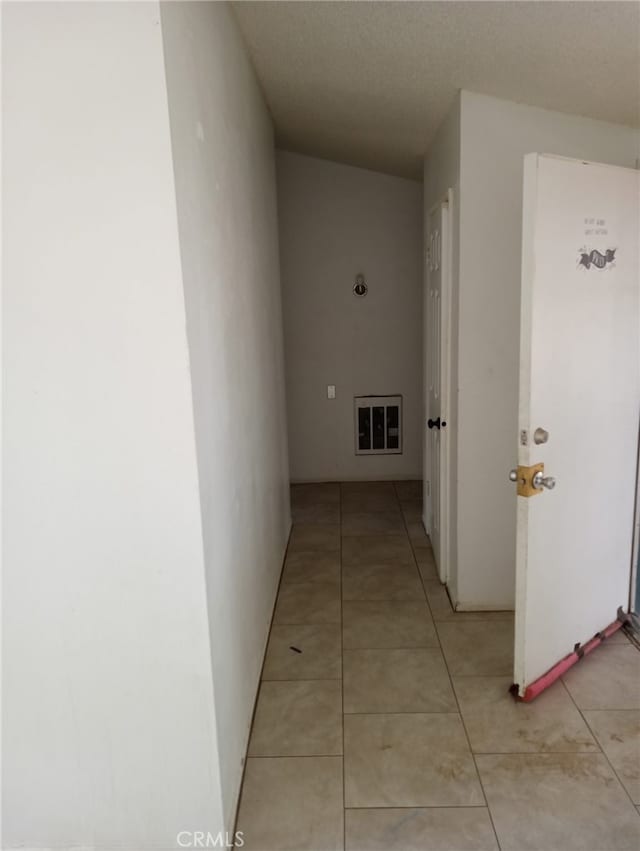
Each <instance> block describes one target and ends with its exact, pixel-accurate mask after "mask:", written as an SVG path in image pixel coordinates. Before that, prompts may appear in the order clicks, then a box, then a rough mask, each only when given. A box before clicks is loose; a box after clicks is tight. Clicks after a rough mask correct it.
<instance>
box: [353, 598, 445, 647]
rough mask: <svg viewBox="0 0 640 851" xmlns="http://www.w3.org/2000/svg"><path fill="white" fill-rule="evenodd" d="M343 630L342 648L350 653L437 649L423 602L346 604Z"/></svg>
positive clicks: (436, 640)
mask: <svg viewBox="0 0 640 851" xmlns="http://www.w3.org/2000/svg"><path fill="white" fill-rule="evenodd" d="M342 628H343V633H342V640H343V647H344V648H345V649H349V650H352V649H361V648H364V649H372V650H375V649H385V648H404V649H406V648H411V647H438V646H439V645H438V637H437V635H436V631H435V627H434V625H433V621H432V620H431V615H430V614H429V609H428V608H427V604H426V603H424V602H418V601H416V602H409V601H402V602H400V601H395V600H394V601H390V600H385V601H381V602H360V601H346V600H345V601H344V603H343V604H342Z"/></svg>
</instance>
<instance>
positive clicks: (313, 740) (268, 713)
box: [249, 680, 342, 756]
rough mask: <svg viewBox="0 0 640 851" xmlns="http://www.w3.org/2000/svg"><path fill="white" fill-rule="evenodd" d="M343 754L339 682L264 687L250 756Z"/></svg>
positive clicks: (261, 690)
mask: <svg viewBox="0 0 640 851" xmlns="http://www.w3.org/2000/svg"><path fill="white" fill-rule="evenodd" d="M341 753H342V690H341V686H340V683H339V682H338V681H337V680H311V681H309V680H299V681H296V682H265V681H263V683H262V685H261V686H260V694H259V695H258V703H257V705H256V714H255V718H254V721H253V730H252V733H251V739H250V741H249V756H333V755H335V754H341Z"/></svg>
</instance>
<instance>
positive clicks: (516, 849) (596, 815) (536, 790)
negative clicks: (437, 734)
mask: <svg viewBox="0 0 640 851" xmlns="http://www.w3.org/2000/svg"><path fill="white" fill-rule="evenodd" d="M476 762H477V765H478V770H479V771H480V777H481V780H482V785H483V787H484V791H485V794H486V796H487V801H488V804H489V809H490V811H491V815H492V818H493V823H494V825H495V828H496V833H497V834H498V841H499V843H500V847H501V849H502V851H565V849H566V851H636V849H637V848H638V847H639V845H640V820H639V819H638V814H637V812H636V811H635V809H634V807H633V804H632V803H631V801H630V800H629V798H628V797H627V794H626V793H625V791H624V789H623V788H622V786H621V785H620V783H619V782H618V780H617V778H616V777H615V775H614V773H613V771H612V769H611V767H610V766H609V764H608V763H607V761H606V759H605V757H604V756H603V755H602V754H508V755H501V756H487V755H484V756H478V757H476Z"/></svg>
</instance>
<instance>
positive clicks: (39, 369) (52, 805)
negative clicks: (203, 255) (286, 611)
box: [2, 3, 222, 849]
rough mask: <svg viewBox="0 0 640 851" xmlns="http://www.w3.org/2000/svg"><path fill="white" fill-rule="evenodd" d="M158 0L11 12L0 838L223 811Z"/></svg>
mask: <svg viewBox="0 0 640 851" xmlns="http://www.w3.org/2000/svg"><path fill="white" fill-rule="evenodd" d="M159 23H160V21H159V9H158V5H157V4H156V3H139V4H136V3H131V4H129V3H102V4H93V3H71V4H60V5H58V4H54V3H44V4H31V3H20V4H5V5H4V8H3V45H2V47H3V77H4V79H3V96H4V103H3V131H4V136H3V141H4V160H3V178H4V186H3V202H4V207H3V214H4V256H3V281H4V293H3V296H4V303H3V311H4V317H3V318H4V343H5V349H4V359H5V363H4V417H5V419H4V445H3V450H4V481H3V489H4V493H3V496H4V498H3V512H4V513H3V528H4V550H3V562H4V563H3V592H4V601H3V602H4V625H3V626H4V631H3V686H4V688H3V696H4V706H3V745H4V754H3V793H4V800H3V816H4V824H3V830H4V835H3V847H4V848H18V847H20V848H25V847H26V848H35V847H39V848H70V847H83V848H103V849H104V848H115V847H121V848H124V847H126V848H135V849H147V848H154V849H160V848H167V849H168V848H175V840H176V833H177V831H178V830H181V829H185V828H189V829H193V828H192V826H202V828H203V829H207V828H208V827H209V826H211V828H212V829H215V830H218V829H221V828H222V813H221V805H220V788H219V778H218V769H217V754H216V736H215V717H214V704H213V692H212V680H211V664H210V656H209V640H208V638H209V636H208V625H207V611H206V596H205V577H204V562H203V552H202V533H201V526H200V507H199V501H198V479H197V468H196V454H195V440H194V431H193V421H192V406H191V387H190V381H189V364H188V352H187V340H186V334H185V312H184V305H183V293H182V282H181V270H180V257H179V249H178V235H177V224H176V210H175V199H174V184H173V173H172V164H171V148H170V136H169V127H168V120H167V99H166V89H165V77H164V68H163V53H162V41H161V32H160V26H159Z"/></svg>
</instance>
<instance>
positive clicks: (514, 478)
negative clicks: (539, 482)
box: [509, 470, 518, 482]
mask: <svg viewBox="0 0 640 851" xmlns="http://www.w3.org/2000/svg"><path fill="white" fill-rule="evenodd" d="M509 481H510V482H517V481H518V471H517V470H510V471H509Z"/></svg>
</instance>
